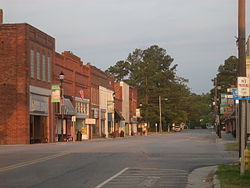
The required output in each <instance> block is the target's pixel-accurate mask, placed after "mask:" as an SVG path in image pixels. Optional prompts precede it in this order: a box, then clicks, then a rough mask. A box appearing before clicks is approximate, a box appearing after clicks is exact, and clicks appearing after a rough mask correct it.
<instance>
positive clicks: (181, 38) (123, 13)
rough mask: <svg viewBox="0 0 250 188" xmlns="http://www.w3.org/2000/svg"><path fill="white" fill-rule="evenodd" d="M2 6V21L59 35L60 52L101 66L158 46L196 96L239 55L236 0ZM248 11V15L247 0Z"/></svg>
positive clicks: (4, 1) (83, 0) (56, 1)
mask: <svg viewBox="0 0 250 188" xmlns="http://www.w3.org/2000/svg"><path fill="white" fill-rule="evenodd" d="M0 8H2V9H3V11H4V23H28V24H30V25H33V26H34V27H36V28H38V29H40V30H42V31H43V32H45V33H47V34H49V35H50V36H52V37H54V38H55V39H56V51H57V52H59V53H61V52H63V51H71V52H73V53H74V54H75V55H77V56H79V57H81V59H82V60H83V62H84V63H91V64H92V65H94V66H96V67H97V68H99V69H101V70H106V69H107V68H108V67H110V66H113V65H115V63H116V62H117V61H119V60H125V59H126V58H127V56H128V54H129V53H131V52H133V51H134V50H135V49H136V48H139V49H146V48H148V47H150V46H151V45H158V46H160V47H161V48H164V49H166V51H167V54H168V55H170V56H171V57H173V58H174V62H173V64H178V67H177V75H178V76H180V77H183V78H186V79H189V83H188V86H189V87H190V89H191V91H192V92H194V93H197V94H201V93H207V92H209V91H210V89H211V88H212V87H213V85H212V81H211V79H213V78H214V77H215V76H216V74H217V70H218V67H219V65H221V64H224V61H225V60H226V59H227V58H229V57H230V56H231V55H235V56H237V46H236V39H235V36H237V35H238V1H237V0H0ZM246 9H247V13H246V18H250V11H249V9H250V2H248V0H246ZM249 34H250V19H247V21H246V36H248V35H249Z"/></svg>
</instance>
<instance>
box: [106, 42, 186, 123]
mask: <svg viewBox="0 0 250 188" xmlns="http://www.w3.org/2000/svg"><path fill="white" fill-rule="evenodd" d="M173 61H174V59H173V58H172V57H171V56H170V55H168V54H167V52H166V50H165V49H163V48H160V47H159V46H157V45H153V46H150V47H149V48H147V49H145V50H141V49H135V50H134V52H132V53H130V54H129V55H128V58H127V60H126V61H118V62H117V63H116V65H114V66H111V67H109V68H108V70H107V71H106V72H107V73H110V74H111V75H113V76H114V77H115V78H116V80H117V81H120V80H124V81H125V82H127V83H128V84H130V85H132V86H134V87H136V88H137V90H138V102H139V103H141V104H142V115H143V117H144V120H145V121H147V122H150V123H151V124H154V123H156V122H157V123H159V100H158V99H159V95H160V96H161V98H162V99H163V101H162V114H163V119H165V121H166V122H168V123H169V122H183V121H186V120H187V118H188V113H187V111H185V109H186V108H187V106H188V104H187V102H186V100H185V97H188V96H189V94H190V91H189V88H187V86H186V82H187V81H188V80H186V79H184V78H181V77H178V76H177V75H176V67H177V64H174V65H173ZM166 98H167V99H168V101H165V100H164V99H166ZM184 104H185V105H184ZM164 117H165V118H164Z"/></svg>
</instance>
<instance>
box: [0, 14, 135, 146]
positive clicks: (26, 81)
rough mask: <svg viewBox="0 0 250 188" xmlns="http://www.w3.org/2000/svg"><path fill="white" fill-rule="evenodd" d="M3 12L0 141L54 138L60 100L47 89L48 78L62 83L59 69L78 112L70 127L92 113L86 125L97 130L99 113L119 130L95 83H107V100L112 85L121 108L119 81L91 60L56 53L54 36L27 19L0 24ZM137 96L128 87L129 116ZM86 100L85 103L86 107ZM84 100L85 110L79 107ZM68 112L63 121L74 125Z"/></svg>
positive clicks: (0, 28)
mask: <svg viewBox="0 0 250 188" xmlns="http://www.w3.org/2000/svg"><path fill="white" fill-rule="evenodd" d="M1 18H2V12H1V11H0V96H1V98H0V114H1V115H0V144H28V143H37V142H54V141H57V140H56V139H55V137H56V136H58V134H59V132H58V130H59V128H58V124H60V123H59V120H60V118H61V117H60V115H61V114H60V112H59V111H57V109H58V106H59V105H58V103H57V104H53V103H51V96H50V95H51V86H52V84H59V83H60V81H59V79H58V77H59V74H60V73H61V72H63V73H64V75H65V78H64V80H63V85H62V86H63V91H64V97H65V98H66V99H69V100H70V101H71V103H72V106H73V110H75V115H76V117H77V121H76V125H77V126H78V128H77V126H76V125H75V126H76V129H75V130H74V131H81V126H79V125H83V124H84V121H83V120H84V118H87V117H90V118H95V119H96V120H97V121H96V125H93V126H90V127H93V129H92V130H90V132H91V133H90V134H91V135H93V136H96V137H98V136H101V134H100V133H101V132H100V124H101V123H102V122H101V118H103V115H105V117H104V118H103V119H105V118H106V119H109V120H108V121H109V122H108V123H109V125H108V126H109V129H110V130H109V131H116V130H118V129H117V128H112V126H114V125H113V123H114V122H111V121H113V119H114V116H115V115H114V113H113V112H112V113H110V112H107V109H106V112H105V113H103V112H101V109H100V94H99V88H100V86H101V87H103V88H106V90H105V89H104V92H106V93H105V96H109V99H108V100H109V102H110V100H111V99H112V92H110V91H113V92H115V105H114V106H115V109H116V110H117V111H118V112H122V87H121V86H120V83H114V78H113V77H110V76H109V75H108V74H106V73H105V72H103V71H102V70H100V69H98V68H96V67H95V66H92V65H89V64H88V65H84V64H83V62H82V61H81V59H80V58H79V57H77V56H75V55H74V54H73V53H71V52H69V51H65V52H63V53H62V54H59V53H56V52H55V39H54V38H53V37H51V36H49V35H47V34H46V33H44V32H42V31H40V30H38V29H36V28H35V27H33V26H31V25H28V24H1ZM136 97H137V95H136V90H134V89H131V99H130V106H131V107H132V108H131V110H130V113H131V116H134V115H135V108H136V101H135V100H136ZM102 99H103V100H104V98H102ZM106 102H107V103H108V101H106ZM82 104H83V105H82ZM85 104H88V105H89V106H88V107H87V108H85V107H86V105H85ZM102 104H105V101H104V102H103V103H102ZM84 105H85V106H84ZM82 106H84V107H83V108H84V110H85V112H86V109H87V112H88V113H86V114H84V113H85V112H84V113H83V112H82V109H83V108H82ZM104 106H105V105H104ZM107 106H108V105H107ZM78 110H80V112H78ZM103 110H105V109H103ZM110 115H112V117H111V116H110ZM72 116H73V115H71V116H70V115H68V116H67V114H65V117H64V119H65V120H66V124H67V125H72V122H71V117H72ZM119 116H120V117H119V118H120V119H121V118H122V117H121V115H120V114H119ZM107 117H108V118H107ZM111 119H112V120H111ZM99 120H100V121H99ZM119 121H120V120H119ZM61 122H62V121H61ZM110 122H111V123H110ZM116 123H117V122H116ZM106 125H107V123H106ZM63 126H64V122H63ZM83 126H84V125H83ZM61 127H62V126H61ZM72 127H73V126H70V128H69V129H72ZM110 127H111V128H110ZM82 128H83V127H82ZM66 129H67V134H68V133H69V134H71V136H74V137H75V133H76V132H74V131H73V133H72V130H68V128H66ZM73 129H74V128H73ZM105 129H106V127H105ZM109 133H110V132H109ZM63 134H64V133H63ZM72 134H73V135H72ZM106 135H107V134H106Z"/></svg>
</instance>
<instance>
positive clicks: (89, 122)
mask: <svg viewBox="0 0 250 188" xmlns="http://www.w3.org/2000/svg"><path fill="white" fill-rule="evenodd" d="M85 124H87V125H95V124H96V119H92V118H86V119H85Z"/></svg>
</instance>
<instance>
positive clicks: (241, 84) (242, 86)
mask: <svg viewBox="0 0 250 188" xmlns="http://www.w3.org/2000/svg"><path fill="white" fill-rule="evenodd" d="M237 88H238V96H239V97H248V96H249V78H248V77H238V79H237Z"/></svg>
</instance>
